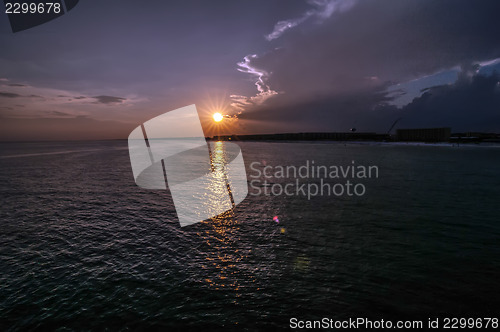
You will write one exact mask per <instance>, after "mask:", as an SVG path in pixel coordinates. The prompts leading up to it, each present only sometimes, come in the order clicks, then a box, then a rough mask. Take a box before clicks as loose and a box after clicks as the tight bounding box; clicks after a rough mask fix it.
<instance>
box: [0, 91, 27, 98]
mask: <svg viewBox="0 0 500 332" xmlns="http://www.w3.org/2000/svg"><path fill="white" fill-rule="evenodd" d="M0 97H4V98H19V97H22V96H21V95H20V94H17V93H10V92H0Z"/></svg>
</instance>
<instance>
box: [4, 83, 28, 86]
mask: <svg viewBox="0 0 500 332" xmlns="http://www.w3.org/2000/svg"><path fill="white" fill-rule="evenodd" d="M8 86H14V87H25V86H27V85H24V84H17V83H13V84H8Z"/></svg>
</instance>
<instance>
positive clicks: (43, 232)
mask: <svg viewBox="0 0 500 332" xmlns="http://www.w3.org/2000/svg"><path fill="white" fill-rule="evenodd" d="M238 144H239V145H240V147H241V149H242V151H243V157H244V160H245V165H246V169H247V175H248V176H249V180H257V182H254V183H253V185H252V186H251V187H250V189H249V195H248V196H247V198H246V199H245V200H244V201H243V202H242V203H241V204H239V205H238V206H236V207H235V208H234V209H233V210H232V211H229V212H227V213H225V214H224V215H221V216H218V217H215V218H212V219H210V220H205V221H203V222H200V223H197V224H194V225H191V226H187V227H183V228H180V226H179V224H178V221H177V218H176V213H175V208H174V206H173V203H172V197H171V195H170V193H169V191H168V190H147V189H141V188H139V187H138V186H136V184H135V182H134V179H133V176H132V171H131V167H130V162H129V156H128V151H127V142H126V141H95V142H40V143H1V144H0V203H1V205H0V328H1V329H2V330H18V329H32V330H33V329H34V330H36V329H58V328H59V329H61V330H72V329H78V330H80V329H103V328H109V329H113V330H114V329H132V330H136V329H147V328H157V329H168V330H218V329H222V328H226V329H232V330H264V329H274V330H280V329H288V328H289V320H290V318H292V317H296V318H298V319H301V320H315V319H321V318H323V317H328V318H332V319H336V320H343V319H348V318H349V317H353V318H356V317H366V318H369V319H374V320H376V319H384V320H394V321H396V320H403V319H414V320H423V321H427V319H428V318H431V317H473V318H479V317H498V316H499V312H500V311H499V309H500V296H498V294H500V283H499V282H498V280H499V276H500V218H499V216H498V213H499V211H500V210H499V204H498V202H499V197H500V168H499V167H498V165H500V148H499V147H496V146H460V147H454V146H447V145H445V146H437V145H423V144H422V145H391V144H375V143H374V144H354V143H353V144H343V143H338V142H288V143H287V142H278V143H270V142H240V143H238ZM312 161H314V163H315V165H326V166H331V165H338V166H343V167H347V166H349V165H358V166H359V165H365V166H369V165H373V166H377V168H378V177H372V178H370V179H368V178H366V179H365V178H357V179H352V181H353V182H355V183H362V184H363V186H364V189H365V192H364V194H363V195H359V196H358V195H352V196H348V195H346V194H344V195H339V196H335V195H315V196H313V197H309V198H308V197H307V196H304V195H302V194H299V195H295V194H294V195H286V194H281V195H273V194H271V195H268V196H266V195H264V193H263V191H264V190H265V189H266V188H267V189H268V190H269V189H271V188H273V186H274V188H275V189H276V188H279V187H280V186H284V185H286V184H289V183H292V184H293V183H295V182H294V181H295V180H296V179H290V178H278V177H273V178H271V179H266V178H264V176H263V175H262V174H259V173H261V172H262V171H263V170H264V167H266V166H269V167H268V168H267V170H268V171H269V170H271V169H276V166H295V167H297V168H298V167H300V166H302V165H306V163H307V162H309V163H311V162H312ZM252 163H253V164H252ZM266 174H268V173H266ZM259 175H260V176H259ZM250 176H251V177H250ZM264 180H268V183H267V184H264V183H263V181H264ZM299 180H300V181H301V182H300V183H306V184H321V182H320V181H321V179H319V178H312V179H299ZM326 181H327V182H328V183H330V184H332V185H333V184H335V183H340V182H342V181H344V180H342V179H327V180H326ZM344 182H345V181H344ZM249 185H250V183H249ZM259 192H260V193H259ZM274 217H278V219H279V223H278V222H276V221H275V220H273V219H275V218H274Z"/></svg>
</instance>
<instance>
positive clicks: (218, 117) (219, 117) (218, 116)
mask: <svg viewBox="0 0 500 332" xmlns="http://www.w3.org/2000/svg"><path fill="white" fill-rule="evenodd" d="M213 117H214V121H215V122H221V121H222V119H224V117H223V116H222V114H220V113H214V115H213Z"/></svg>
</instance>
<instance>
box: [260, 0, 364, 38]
mask: <svg viewBox="0 0 500 332" xmlns="http://www.w3.org/2000/svg"><path fill="white" fill-rule="evenodd" d="M308 3H309V4H311V5H313V6H314V7H315V8H313V9H310V10H308V11H306V12H305V13H304V14H303V15H302V16H300V17H297V18H294V19H288V20H283V21H279V22H278V23H276V25H275V26H274V29H273V31H272V32H271V33H270V34H268V35H266V39H267V40H268V41H271V40H273V39H277V38H279V37H281V35H283V34H284V33H285V32H286V31H287V30H289V29H292V28H294V27H296V26H298V25H300V24H302V23H304V22H305V21H307V20H308V19H309V18H312V17H316V18H317V19H318V20H324V19H327V18H329V17H330V16H332V14H333V13H334V12H343V11H346V10H348V9H350V8H351V7H352V6H353V5H354V4H355V0H310V1H308Z"/></svg>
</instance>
